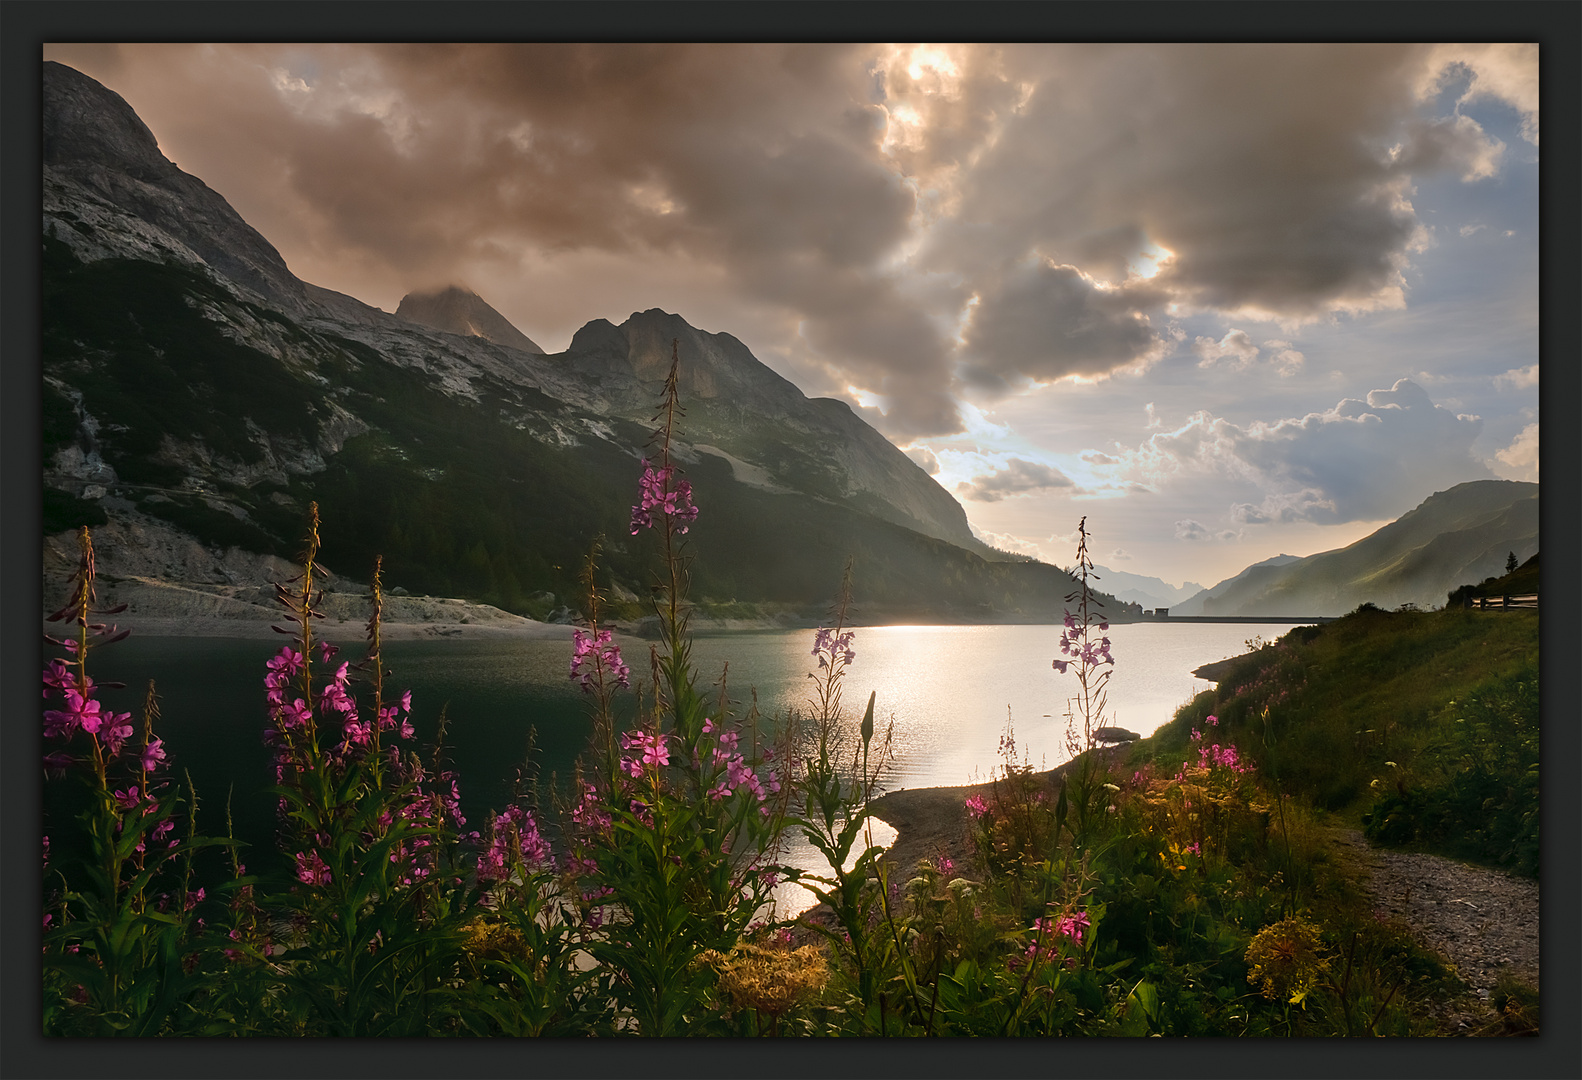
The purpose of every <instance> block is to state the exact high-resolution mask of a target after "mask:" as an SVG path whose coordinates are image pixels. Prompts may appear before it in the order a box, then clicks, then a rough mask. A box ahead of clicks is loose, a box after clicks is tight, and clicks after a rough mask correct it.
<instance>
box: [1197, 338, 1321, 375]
mask: <svg viewBox="0 0 1582 1080" xmlns="http://www.w3.org/2000/svg"><path fill="white" fill-rule="evenodd" d="M1263 345H1264V348H1266V349H1269V350H1271V352H1270V355H1269V362H1270V363H1271V364H1273V365H1274V368H1275V370H1276V371H1278V372H1279V373H1280V374H1281V376H1283V377H1290V376H1292V375H1295V374H1296V373H1297V372H1299V371H1301V370H1302V365H1303V364H1304V363H1306V362H1307V357H1305V356H1303V355H1302V354H1301V353H1300V352H1298V351H1297V350H1296V349H1294V348H1292V346H1291V343H1290V342H1289V341H1282V340H1279V339H1272V340H1269V341H1265V342H1264V343H1263ZM1192 351H1193V353H1195V354H1196V355H1197V356H1198V364H1197V366H1198V367H1200V368H1208V367H1217V366H1223V367H1228V368H1230V369H1231V370H1232V371H1242V370H1245V369H1247V368H1249V367H1251V366H1252V365H1253V364H1254V363H1256V362H1257V360H1258V358H1259V355H1260V351H1259V348H1258V346H1257V345H1255V344H1254V343H1253V340H1252V338H1251V337H1249V336H1248V334H1247V332H1246V331H1245V330H1230V331H1228V332H1227V333H1226V334H1225V336H1224V337H1222V338H1221V339H1220V340H1218V341H1215V340H1214V339H1213V338H1211V337H1199V338H1197V340H1195V341H1194V342H1193V343H1192Z"/></svg>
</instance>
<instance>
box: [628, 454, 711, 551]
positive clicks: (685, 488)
mask: <svg viewBox="0 0 1582 1080" xmlns="http://www.w3.org/2000/svg"><path fill="white" fill-rule="evenodd" d="M638 495H639V498H638V502H637V505H636V506H634V507H632V535H633V536H636V535H637V533H638V531H639V530H642V529H651V528H653V527H654V521H655V519H654V514H655V512H656V511H657V512H658V513H659V515H660V519H661V520H663V519H666V518H668V519H669V520H670V521H672V522H673V523H674V524H675V526H676V531H677V532H680V533H685V532H686V531H687V529H688V528H689V527H690V526H691V524H692V523H693V522H694V521H696V520H698V508H697V507H696V506H693V505H692V484H691V482H690V481H687V480H681V479H678V478H677V475H676V467H675V466H674V465H670V464H664V465H661V466H660V467H659V468H657V469H656V468H654V466H653V465H652V464H650V463H649V462H648V461H647V460H645V461H644V462H643V476H642V479H641V481H639V484H638Z"/></svg>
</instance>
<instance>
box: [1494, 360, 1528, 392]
mask: <svg viewBox="0 0 1582 1080" xmlns="http://www.w3.org/2000/svg"><path fill="white" fill-rule="evenodd" d="M1494 385H1495V386H1497V387H1500V388H1501V389H1507V388H1508V389H1511V390H1525V389H1526V388H1527V387H1529V386H1537V385H1538V365H1537V364H1528V365H1527V366H1526V367H1524V368H1511V369H1510V370H1509V371H1507V372H1505V373H1504V374H1503V375H1496V376H1494Z"/></svg>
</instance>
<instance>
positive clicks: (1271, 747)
mask: <svg viewBox="0 0 1582 1080" xmlns="http://www.w3.org/2000/svg"><path fill="white" fill-rule="evenodd" d="M1538 659H1539V648H1538V614H1537V612H1534V611H1511V612H1480V611H1466V610H1460V609H1450V610H1445V611H1439V612H1422V611H1395V612H1387V611H1381V610H1379V609H1377V608H1372V607H1368V606H1364V607H1362V608H1359V609H1358V610H1357V611H1354V612H1352V613H1351V614H1350V615H1347V616H1346V617H1345V618H1342V619H1339V620H1337V621H1336V622H1333V623H1327V624H1325V625H1322V626H1314V627H1298V628H1297V629H1295V630H1292V631H1291V632H1290V633H1288V634H1286V635H1285V636H1283V637H1282V638H1280V639H1279V640H1278V641H1277V642H1273V643H1268V644H1264V645H1263V647H1261V648H1259V649H1258V650H1257V651H1255V652H1253V653H1251V654H1249V655H1248V656H1246V657H1244V658H1242V659H1241V660H1240V662H1239V663H1237V664H1236V665H1234V666H1233V667H1232V668H1231V670H1230V671H1229V673H1228V674H1226V675H1225V676H1223V677H1222V678H1221V680H1220V682H1219V685H1218V687H1217V688H1216V689H1215V690H1214V691H1211V692H1208V693H1204V694H1201V695H1199V696H1198V698H1197V700H1195V701H1194V702H1192V703H1191V704H1190V705H1188V706H1187V707H1185V708H1183V709H1182V710H1181V712H1180V713H1179V714H1178V716H1177V717H1176V719H1175V720H1174V721H1172V722H1171V723H1170V724H1169V725H1167V726H1166V727H1164V728H1162V729H1161V730H1160V732H1159V733H1158V734H1157V735H1156V736H1155V737H1154V738H1153V739H1151V740H1149V742H1148V743H1147V744H1145V745H1144V746H1143V747H1140V748H1139V751H1138V753H1139V754H1140V755H1142V756H1144V757H1149V758H1161V759H1164V758H1169V757H1170V756H1171V755H1172V754H1174V755H1179V754H1181V753H1183V752H1184V751H1185V750H1186V748H1187V746H1188V743H1189V741H1190V739H1191V732H1192V730H1193V729H1203V728H1204V726H1205V722H1206V718H1207V717H1208V716H1209V715H1211V714H1213V715H1215V716H1217V717H1218V720H1219V726H1218V733H1219V734H1220V736H1221V737H1226V738H1229V739H1232V740H1234V741H1235V742H1236V743H1237V744H1238V745H1239V746H1241V747H1242V748H1243V749H1244V750H1245V751H1247V752H1249V753H1251V754H1253V755H1254V756H1255V757H1256V758H1257V759H1258V764H1259V767H1260V770H1261V771H1263V772H1264V773H1266V774H1268V775H1271V776H1275V777H1277V778H1278V782H1279V783H1280V784H1281V787H1282V789H1283V790H1286V791H1287V792H1289V793H1292V794H1295V795H1298V796H1300V797H1303V798H1305V799H1308V800H1311V801H1312V803H1313V804H1314V805H1315V806H1317V807H1319V808H1321V809H1325V810H1329V811H1334V812H1337V813H1339V814H1341V815H1342V816H1344V817H1346V818H1349V819H1351V820H1353V821H1356V822H1357V823H1359V824H1363V825H1365V826H1366V828H1367V831H1368V833H1369V835H1370V836H1371V837H1372V838H1374V839H1375V840H1377V841H1379V842H1383V843H1387V844H1398V845H1415V846H1419V847H1422V848H1424V849H1427V850H1432V851H1438V852H1440V853H1443V854H1449V855H1455V856H1459V857H1462V858H1469V859H1473V860H1475V861H1479V862H1483V863H1486V864H1489V865H1496V866H1501V867H1505V868H1508V869H1513V870H1517V871H1519V872H1522V873H1526V874H1529V875H1533V876H1536V875H1537V873H1538V868H1539V867H1538V817H1537V808H1538V791H1539V787H1538V778H1539V739H1538V734H1539V711H1538Z"/></svg>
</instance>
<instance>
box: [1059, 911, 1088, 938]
mask: <svg viewBox="0 0 1582 1080" xmlns="http://www.w3.org/2000/svg"><path fill="white" fill-rule="evenodd" d="M1091 925H1092V923H1091V922H1090V921H1089V920H1088V913H1087V912H1086V911H1079V912H1077V913H1076V914H1074V915H1062V916H1060V917H1059V918H1058V919H1056V920H1055V926H1054V931H1055V933H1057V934H1059V935H1061V936H1062V937H1067V938H1070V939H1071V940H1072V941H1074V942H1076V943H1077V944H1078V945H1081V944H1082V936H1083V934H1084V933H1086V931H1087V929H1088V927H1089V926H1091Z"/></svg>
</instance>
